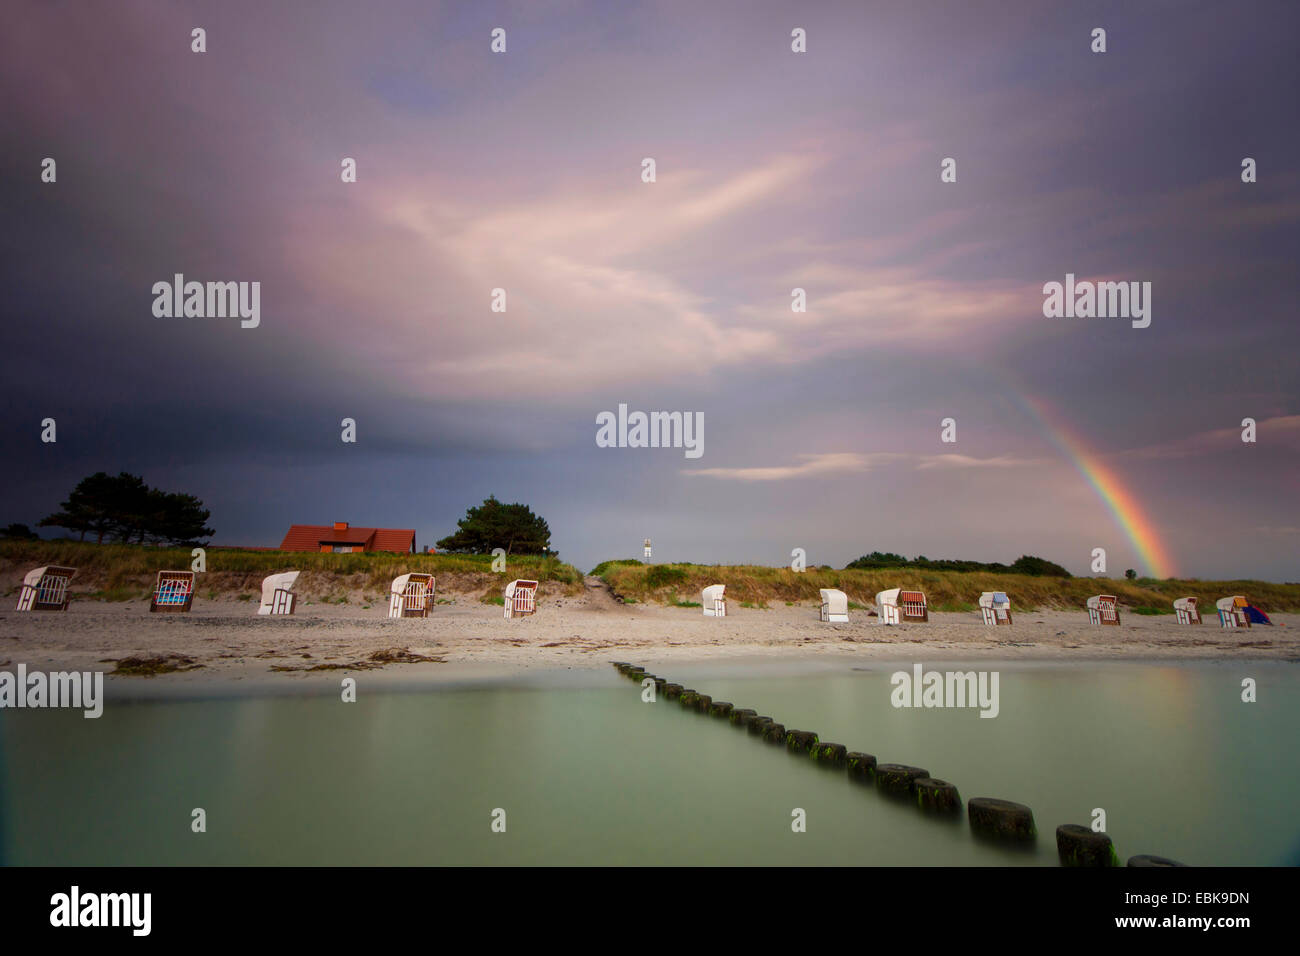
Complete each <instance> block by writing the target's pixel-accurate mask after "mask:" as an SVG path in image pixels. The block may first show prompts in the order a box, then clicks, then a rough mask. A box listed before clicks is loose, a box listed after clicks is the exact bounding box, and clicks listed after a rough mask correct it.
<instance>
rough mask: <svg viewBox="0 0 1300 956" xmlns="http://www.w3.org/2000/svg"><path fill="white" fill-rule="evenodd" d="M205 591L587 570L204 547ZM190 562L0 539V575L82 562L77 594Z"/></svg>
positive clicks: (547, 584) (457, 587) (563, 587)
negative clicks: (274, 578) (287, 580)
mask: <svg viewBox="0 0 1300 956" xmlns="http://www.w3.org/2000/svg"><path fill="white" fill-rule="evenodd" d="M206 557H207V571H206V573H205V574H204V575H203V576H202V583H201V584H200V587H201V589H202V590H201V591H200V593H201V594H204V595H209V596H211V595H216V596H222V597H231V598H237V599H240V600H249V599H253V598H254V597H255V596H257V595H260V594H261V587H262V578H264V577H266V576H267V575H268V574H274V573H275V572H277V571H287V570H291V569H294V570H299V571H302V572H303V574H302V577H301V578H299V581H298V592H299V594H300V595H302V596H303V597H304V598H310V599H312V600H315V601H318V602H321V603H325V602H328V603H346V602H348V601H349V600H356V599H357V597H358V596H359V595H363V596H366V598H364V599H369V597H370V596H373V595H376V594H378V595H384V594H387V593H388V588H389V585H390V584H391V582H392V580H393V578H395V577H397V576H398V575H399V574H406V573H408V572H411V571H423V572H426V573H429V574H432V575H434V577H435V579H436V586H437V590H438V592H439V593H441V592H442V591H460V592H475V591H480V592H492V591H495V592H496V593H498V594H499V593H500V592H501V591H502V589H504V587H505V585H506V582H507V581H510V580H512V579H514V578H523V579H527V580H534V581H538V582H542V584H543V585H544V588H545V590H546V591H547V592H550V593H564V594H570V595H572V594H580V593H582V572H580V571H579V570H578V569H577V568H575V567H573V566H572V565H569V564H564V563H563V562H561V561H559V560H558V559H557V558H544V557H540V556H525V555H519V556H511V557H509V558H507V559H506V560H507V563H506V573H505V574H499V573H494V572H493V571H492V556H491V555H466V554H390V553H385V552H370V553H366V554H322V553H318V552H287V551H242V550H235V549H229V550H228V549H225V548H208V549H207V555H206ZM192 561H193V558H192V557H191V553H190V549H189V548H154V547H149V546H142V545H130V544H93V543H90V542H80V541H0V575H2V576H3V577H4V579H5V580H6V581H8V582H9V583H10V585H11V587H10V590H14V589H16V586H17V583H18V582H20V581H21V580H22V575H23V574H25V573H26V572H27V571H29V570H31V569H32V568H34V567H39V566H41V565H46V564H58V565H64V566H67V567H73V568H76V569H77V577H76V578H75V579H74V580H73V592H74V593H75V594H78V595H81V596H85V597H89V598H92V599H99V600H105V601H127V600H133V599H147V598H148V596H149V594H150V593H151V591H152V588H153V584H154V579H155V578H156V576H157V573H158V572H159V571H165V570H175V571H184V570H188V569H189V568H190V563H191V562H192Z"/></svg>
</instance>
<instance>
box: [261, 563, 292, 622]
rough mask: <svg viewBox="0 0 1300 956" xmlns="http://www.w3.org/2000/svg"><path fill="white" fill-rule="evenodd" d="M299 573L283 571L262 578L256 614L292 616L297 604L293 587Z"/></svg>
mask: <svg viewBox="0 0 1300 956" xmlns="http://www.w3.org/2000/svg"><path fill="white" fill-rule="evenodd" d="M300 574H302V572H301V571H284V572H281V573H280V574H272V575H270V576H269V577H265V578H262V603H261V606H259V607H258V609H257V613H258V614H292V613H293V612H294V609H295V607H296V606H297V604H298V600H297V595H296V594H294V593H293V586H294V585H295V584H296V583H297V581H298V575H300Z"/></svg>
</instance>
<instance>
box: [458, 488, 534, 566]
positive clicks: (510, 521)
mask: <svg viewBox="0 0 1300 956" xmlns="http://www.w3.org/2000/svg"><path fill="white" fill-rule="evenodd" d="M456 527H457V530H456V532H455V533H454V534H450V535H448V536H447V537H445V538H443V539H442V540H441V541H439V542H438V543H437V544H436V545H435V547H436V548H437V549H438V550H439V551H449V552H451V553H453V554H489V553H490V552H491V551H492V549H493V548H504V549H505V552H506V554H551V555H554V554H555V553H556V552H554V551H551V550H550V547H551V529H550V528H549V527H547V525H546V522H545V520H543V519H542V517H541V516H540V515H535V514H533V510H532V509H531V508H529V507H528V506H527V505H524V504H519V503H515V504H509V505H507V504H502V503H501V502H499V501H497V499H496V496H495V495H490V496H489V497H488V498H487V499H486V500H484V502H483V504H481V505H479V506H478V507H477V508H470V509H469V510H468V511H466V512H465V517H463V518H461V519H460V521H458V522H456Z"/></svg>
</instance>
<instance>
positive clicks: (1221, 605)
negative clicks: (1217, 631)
mask: <svg viewBox="0 0 1300 956" xmlns="http://www.w3.org/2000/svg"><path fill="white" fill-rule="evenodd" d="M1248 603H1249V602H1248V601H1247V600H1246V599H1245V598H1244V597H1242V596H1241V595H1240V594H1237V595H1234V596H1233V597H1226V598H1219V600H1217V601H1215V602H1214V606H1215V607H1216V608H1218V610H1219V624H1220V625H1221V626H1223V627H1250V617H1249V616H1248V615H1247V614H1246V605H1247V604H1248Z"/></svg>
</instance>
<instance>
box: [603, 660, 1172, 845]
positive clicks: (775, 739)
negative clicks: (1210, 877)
mask: <svg viewBox="0 0 1300 956" xmlns="http://www.w3.org/2000/svg"><path fill="white" fill-rule="evenodd" d="M613 665H614V667H615V668H616V669H617V670H618V671H619V673H621V674H623V675H624V676H625V677H627V678H628V679H630V680H633V681H635V682H636V683H638V684H641V685H646V682H647V681H650V682H653V684H654V686H655V693H656V694H657V695H662V696H663V698H664V699H665V700H676V701H677V702H678V703H679V704H680V705H681V707H683V708H684V709H686V710H691V711H694V712H696V713H699V714H705V715H708V716H710V717H715V718H718V719H725V720H727V721H729V722H730V723H731V725H732V726H733V727H735V728H737V729H743V730H747V731H748V732H749V735H750V736H753V737H758V738H759V739H760V740H762V741H764V742H765V743H768V744H772V745H776V746H784V747H785V748H786V749H787V750H788V751H790V752H792V753H796V754H806V755H807V756H809V757H810V758H811V759H812V760H813V761H815V762H817V763H819V764H821V765H823V766H829V767H835V768H841V767H842V768H844V769H845V770H846V771H847V773H848V775H849V777H850V779H852V780H855V781H857V782H860V783H862V784H865V785H874V786H875V788H876V789H877V790H878V791H879V792H880V793H881V794H884V795H885V796H889V797H893V798H897V799H899V800H903V801H907V802H911V803H914V804H915V805H916V806H917V807H918V808H920V810H922V811H923V812H925V813H927V814H930V815H933V816H935V817H941V818H949V819H951V818H952V817H953V816H956V815H959V814H960V813H961V811H962V798H961V794H960V793H959V792H958V791H957V787H956V786H954V785H953V784H951V783H949V782H948V781H946V780H940V779H938V778H936V777H932V776H930V772H929V771H928V770H924V769H922V768H920V767H912V766H908V765H906V764H894V763H877V761H876V758H875V756H874V755H873V754H868V753H862V752H861V751H856V750H849V749H848V748H847V747H845V746H844V745H843V744H836V743H829V742H827V741H823V740H821V738H820V737H818V735H817V734H816V733H814V732H813V731H810V730H794V729H790V728H787V727H786V726H785V725H784V724H781V723H778V722H777V721H776V720H774V719H773V718H771V717H766V716H763V715H760V714H759V713H758V712H757V711H755V710H751V709H749V708H737V707H735V706H734V705H733V704H731V703H730V702H729V701H725V700H714V699H713V698H712V697H710V696H709V695H708V694H701V693H699V692H698V691H696V690H694V689H692V688H689V687H683V686H682V685H681V684H674V683H671V682H670V681H668V680H666V679H665V678H662V677H659V676H657V675H655V674H650V673H647V672H646V669H645V668H644V667H641V666H639V665H636V664H629V663H627V662H626V661H614V662H613ZM656 699H658V698H657V697H656ZM966 814H967V819H968V820H969V822H970V828H971V831H972V833H974V834H975V835H976V836H977V837H981V838H987V839H990V840H995V841H998V842H1001V843H1005V844H1008V845H1012V846H1017V845H1018V846H1022V847H1024V846H1032V845H1033V844H1034V843H1035V842H1036V841H1037V838H1038V831H1037V828H1036V826H1035V824H1034V812H1033V810H1031V809H1030V808H1029V807H1027V806H1025V805H1024V804H1022V803H1014V802H1012V801H1010V800H999V799H996V798H994V797H973V798H972V799H970V800H969V801H967V803H966ZM1056 849H1057V854H1058V856H1059V857H1060V860H1061V864H1062V865H1063V866H1082V867H1098V866H1100V867H1105V866H1118V865H1119V857H1118V856H1117V855H1116V853H1115V847H1114V844H1113V843H1112V841H1111V838H1110V837H1109V836H1108V835H1107V834H1105V833H1097V832H1094V831H1093V830H1092V828H1091V827H1087V826H1082V825H1080V824H1074V823H1066V824H1063V825H1062V826H1059V827H1057V828H1056ZM1128 865H1129V866H1133V867H1167V866H1184V865H1185V864H1182V863H1178V862H1176V861H1174V860H1170V859H1167V858H1165V857H1160V856H1148V855H1142V856H1133V857H1130V858H1129V860H1128Z"/></svg>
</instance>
